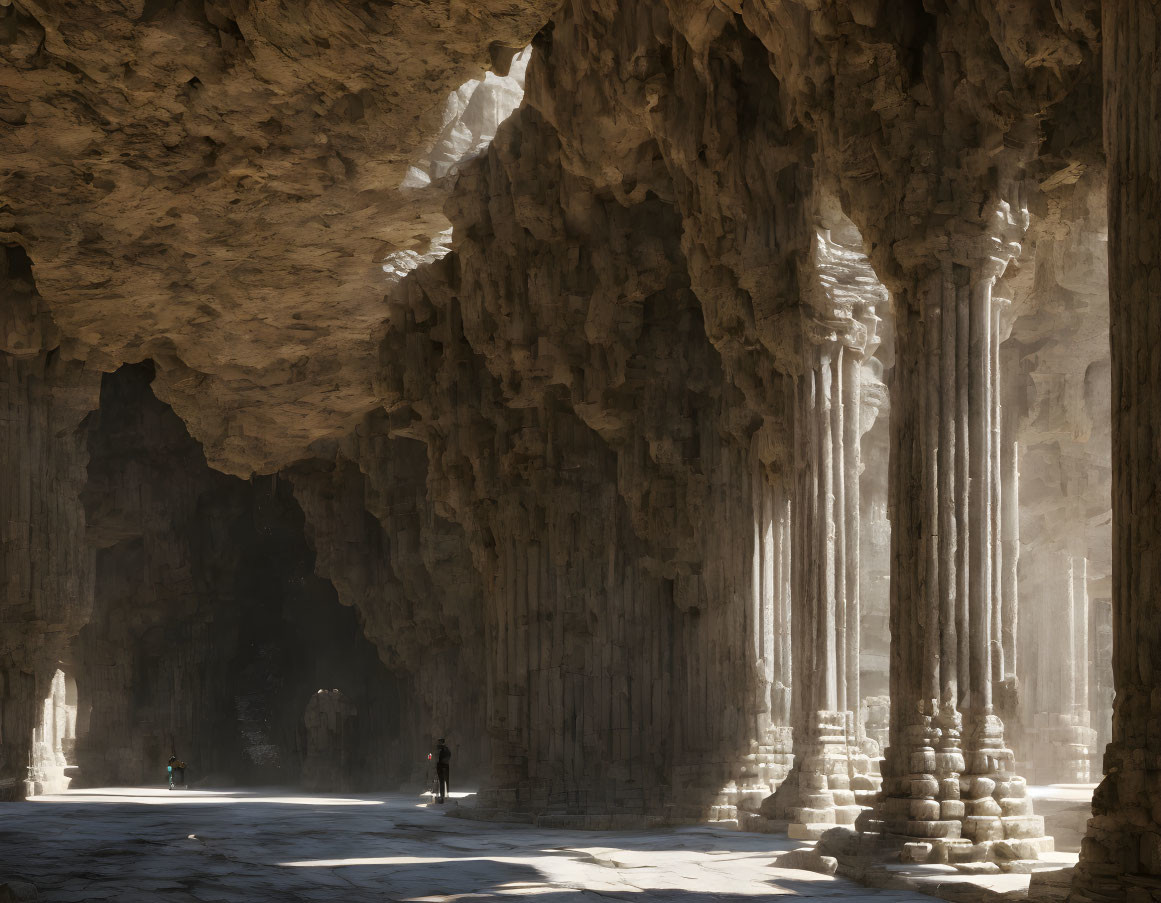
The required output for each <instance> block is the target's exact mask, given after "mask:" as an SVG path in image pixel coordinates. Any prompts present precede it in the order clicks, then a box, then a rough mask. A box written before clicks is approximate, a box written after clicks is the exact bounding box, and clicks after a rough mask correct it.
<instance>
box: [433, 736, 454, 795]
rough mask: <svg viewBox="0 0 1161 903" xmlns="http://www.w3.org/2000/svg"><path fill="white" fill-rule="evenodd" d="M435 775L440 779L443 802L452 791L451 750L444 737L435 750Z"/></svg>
mask: <svg viewBox="0 0 1161 903" xmlns="http://www.w3.org/2000/svg"><path fill="white" fill-rule="evenodd" d="M435 775H436V777H437V778H438V779H439V801H440V802H441V803H442V802H443V801H444V800H445V799H447V796H448V794H449V793H450V792H451V750H450V749H448V748H447V744H446V743H445V742H444V740H443V738H442V737H441V738H440V740H439V746H438V747H437V748H436V751H435Z"/></svg>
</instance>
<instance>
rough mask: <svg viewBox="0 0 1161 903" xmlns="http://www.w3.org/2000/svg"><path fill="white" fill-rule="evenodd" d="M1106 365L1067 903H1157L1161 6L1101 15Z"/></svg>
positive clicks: (1118, 6)
mask: <svg viewBox="0 0 1161 903" xmlns="http://www.w3.org/2000/svg"><path fill="white" fill-rule="evenodd" d="M1101 37H1102V53H1103V61H1104V100H1105V105H1104V124H1105V127H1104V136H1105V150H1106V157H1107V160H1108V168H1109V329H1110V340H1111V365H1112V470H1113V474H1112V478H1113V499H1112V501H1113V591H1112V607H1113V681H1114V685H1115V687H1116V699H1115V702H1114V706H1113V740H1112V743H1110V744H1109V746H1108V749H1107V750H1106V752H1105V771H1106V777H1105V779H1104V781H1103V782H1102V783H1101V786H1100V788H1099V789H1098V790H1097V792H1096V795H1095V796H1094V798H1093V818H1092V819H1091V820H1090V821H1089V823H1088V833H1087V835H1086V837H1085V840H1084V844H1083V846H1082V847H1081V858H1080V864H1079V866H1078V868H1077V871H1076V878H1075V883H1074V885H1073V888H1074V889H1073V896H1072V899H1073V900H1075V901H1086V903H1087V901H1106V900H1108V901H1111V900H1123V901H1126V903H1144V901H1150V900H1159V899H1161V743H1159V742H1158V737H1159V736H1161V655H1159V652H1158V650H1161V456H1159V454H1158V442H1159V437H1161V140H1159V138H1158V135H1159V133H1158V130H1157V110H1158V109H1159V108H1161V81H1158V79H1157V78H1156V73H1157V72H1158V71H1161V8H1159V7H1158V5H1157V4H1156V3H1154V2H1150V0H1118V2H1106V3H1104V4H1103V6H1102V36H1101Z"/></svg>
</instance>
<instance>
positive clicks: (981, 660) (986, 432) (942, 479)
mask: <svg viewBox="0 0 1161 903" xmlns="http://www.w3.org/2000/svg"><path fill="white" fill-rule="evenodd" d="M1015 192H1016V194H1015V196H1016V197H1018V189H1015ZM1025 227H1026V214H1024V213H1023V211H1022V210H1021V206H1020V205H1019V204H1015V205H1013V207H1011V208H1010V207H1008V206H1007V205H1000V207H999V210H998V211H997V214H996V216H995V217H994V219H993V221H992V223H991V225H990V228H989V229H988V231H987V234H985V235H983V236H981V239H982V240H981V243H980V244H978V245H975V246H974V247H971V246H969V247H966V248H965V247H962V246H961V247H960V248H959V252H960V254H961V255H962V256H961V257H960V258H959V259H958V260H956V261H950V260H949V261H945V262H944V264H943V265H942V267H941V269H940V270H939V271H938V272H935V273H932V274H931V275H929V276H928V277H927V278H926V279H924V280H923V281H922V282H921V283H920V285H919V286H918V293H917V296H916V297H915V298H914V299H912V301H911V303H910V304H899V305H898V341H897V358H896V366H895V370H894V380H893V387H892V440H893V442H892V458H893V460H892V485H891V498H892V509H893V512H894V517H893V519H892V547H893V554H892V588H891V593H892V596H891V646H892V649H891V696H892V698H891V714H892V718H891V732H890V737H891V747H890V749H889V750H888V755H887V758H886V763H885V772H884V777H885V782H884V791H885V792H884V796H883V798H882V800H881V801H880V803H879V806H878V810H877V813H876V818H872V819H868V825H874V824H875V822H876V821H877V822H878V826H879V827H880V828H881V829H882V830H884V831H886V832H887V833H890V834H893V835H899V836H901V837H903V838H905V839H909V840H910V842H908V843H906V846H905V852H906V853H907V855H908V856H909V857H910V858H914V859H924V860H926V859H936V860H947V859H951V860H957V859H969V858H978V857H980V856H981V855H986V853H987V848H988V845H990V844H991V843H993V842H996V841H1008V842H1009V843H1011V844H1012V845H1013V847H1014V848H1015V853H1016V854H1017V855H1019V856H1020V857H1021V858H1032V857H1035V856H1036V855H1037V853H1038V852H1042V851H1044V850H1046V849H1051V839H1050V838H1044V837H1043V834H1044V829H1043V819H1040V818H1038V817H1036V816H1034V815H1033V814H1032V812H1031V805H1030V801H1029V800H1028V799H1027V795H1026V788H1025V785H1024V781H1023V779H1022V778H1018V777H1016V776H1014V775H1013V773H1012V765H1013V758H1014V757H1013V754H1012V751H1011V750H1010V749H1008V748H1007V745H1006V743H1005V741H1004V725H1003V722H1002V720H1001V719H1000V718H999V717H998V716H997V714H996V711H995V683H996V681H997V680H1001V679H1003V678H1004V676H1005V666H1004V655H1003V651H1004V626H1005V613H1004V608H1003V571H1002V549H1003V545H1002V544H1003V523H1002V521H1003V518H1002V514H1003V496H1004V489H1003V487H1002V471H1003V467H1002V465H1003V461H1002V455H1001V454H1000V450H1001V448H1002V443H1001V436H1000V435H999V433H1000V428H1001V424H1002V418H1001V412H1000V396H999V374H998V362H999V355H998V345H999V341H1000V335H1001V333H1000V317H999V311H998V307H999V303H997V302H996V301H995V299H993V296H992V290H993V286H994V284H995V282H996V279H997V278H998V277H999V275H1000V274H1001V273H1003V271H1004V269H1005V267H1006V266H1007V264H1008V262H1009V261H1010V260H1011V259H1012V258H1013V257H1014V256H1015V255H1017V254H1018V253H1019V245H1018V244H1017V243H1016V240H1015V239H1016V237H1017V236H1018V235H1019V234H1021V232H1022V230H1023V228H1025ZM1012 627H1013V629H1014V624H1012ZM961 741H962V745H961Z"/></svg>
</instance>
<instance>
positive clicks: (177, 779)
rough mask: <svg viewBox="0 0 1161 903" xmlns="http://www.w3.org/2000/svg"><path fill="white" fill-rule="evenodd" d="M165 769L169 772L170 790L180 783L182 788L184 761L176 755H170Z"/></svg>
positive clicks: (183, 785) (183, 783)
mask: <svg viewBox="0 0 1161 903" xmlns="http://www.w3.org/2000/svg"><path fill="white" fill-rule="evenodd" d="M166 770H167V771H168V772H169V789H170V790H173V789H174V787H176V786H178V785H180V786H181V787H182V788H184V787H185V762H183V761H182V760H181V759H179V758H178V757H177V756H170V757H169V764H168V765H167V766H166Z"/></svg>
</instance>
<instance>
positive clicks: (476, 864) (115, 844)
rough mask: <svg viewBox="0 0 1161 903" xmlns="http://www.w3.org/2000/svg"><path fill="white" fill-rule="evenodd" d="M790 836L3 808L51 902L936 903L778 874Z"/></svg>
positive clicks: (286, 813)
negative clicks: (766, 901) (530, 902)
mask: <svg viewBox="0 0 1161 903" xmlns="http://www.w3.org/2000/svg"><path fill="white" fill-rule="evenodd" d="M793 846H796V845H795V844H793V843H792V842H789V841H787V840H785V839H783V838H778V837H772V836H769V835H760V834H744V833H738V832H732V831H728V830H721V829H715V828H679V829H672V830H655V831H647V832H645V831H643V832H618V833H613V832H580V831H552V830H545V829H534V828H530V827H528V826H521V825H495V824H487V823H481V822H474V821H465V820H463V819H456V818H448V817H446V816H445V815H444V813H443V811H442V810H441V809H438V808H428V807H427V806H425V805H423V803H422V802H421V800H420V799H419V798H417V797H414V796H402V795H390V796H352V797H326V796H308V795H301V796H294V795H287V794H285V793H284V792H281V791H271V792H265V793H264V792H236V791H231V792H224V791H223V792H209V791H176V792H173V793H170V792H168V791H166V790H164V789H159V790H154V789H138V788H118V789H113V790H77V791H69V792H66V793H63V794H61V795H59V796H48V797H38V798H36V799H35V800H33V801H31V802H28V803H5V804H0V882H2V881H4V880H9V879H13V878H20V879H23V880H25V881H28V882H31V883H32V884H34V885H35V886H36V887H37V888H38V890H39V899H40V900H41V901H48V903H82V901H99V900H109V901H116V903H152V901H178V900H181V901H203V903H210V901H214V903H217V901H239V903H241V901H245V903H258V901H267V900H269V901H279V903H290V901H311V903H314V901H318V903H324V901H336V903H338V901H343V903H353V901H361V900H376V901H386V900H395V901H415V903H436V901H439V903H444V901H448V903H450V901H464V903H467V901H471V903H484V901H492V900H510V899H513V898H521V897H530V898H534V899H535V900H536V901H537V903H598V901H600V903H607V901H609V900H617V901H624V903H744V901H751V900H756V899H757V898H759V897H761V896H774V895H784V896H787V897H796V898H798V899H805V900H843V901H847V903H861V901H867V903H872V901H873V903H919V901H924V903H930V900H931V898H930V897H925V896H921V895H919V894H915V893H912V892H909V891H899V890H872V889H868V888H864V887H861V886H859V885H856V884H853V883H851V882H849V881H846V880H843V879H836V878H828V877H825V876H823V875H818V874H815V873H813V872H804V871H798V870H793V869H780V868H777V867H775V866H774V865H773V862H774V860H775V858H776V856H777V855H778V854H779V853H781V852H784V851H786V850H789V849H791V848H792V847H793Z"/></svg>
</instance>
